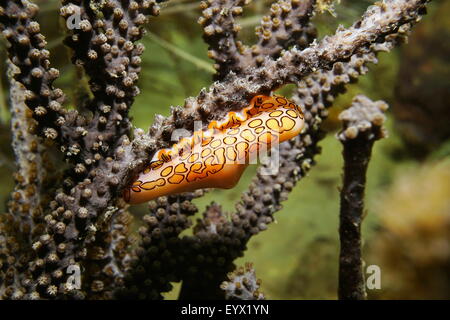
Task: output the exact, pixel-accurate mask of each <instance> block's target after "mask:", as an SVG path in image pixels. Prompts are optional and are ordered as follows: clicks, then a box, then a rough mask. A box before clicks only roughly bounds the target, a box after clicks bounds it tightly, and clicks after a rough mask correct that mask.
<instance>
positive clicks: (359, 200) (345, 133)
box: [337, 96, 387, 300]
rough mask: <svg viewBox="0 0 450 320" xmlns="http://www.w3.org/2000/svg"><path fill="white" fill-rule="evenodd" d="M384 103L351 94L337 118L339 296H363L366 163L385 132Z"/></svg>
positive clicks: (351, 298) (359, 297) (341, 297)
mask: <svg viewBox="0 0 450 320" xmlns="http://www.w3.org/2000/svg"><path fill="white" fill-rule="evenodd" d="M386 110H387V104H386V103H385V102H383V101H377V102H372V101H371V100H369V99H368V98H367V97H365V96H357V97H355V98H354V100H353V103H352V106H351V107H350V108H349V109H347V110H345V111H343V112H342V113H341V114H340V116H339V119H340V120H341V121H342V122H343V129H342V131H341V132H340V133H339V134H338V136H337V137H338V139H339V140H340V142H341V143H342V144H343V146H344V151H343V156H344V177H343V187H342V190H341V209H340V216H339V217H340V225H339V235H340V243H341V251H340V256H339V299H344V300H363V299H366V291H365V281H364V273H363V265H362V264H363V263H362V256H361V223H362V219H363V214H364V212H363V211H364V191H365V186H366V174H367V167H368V165H369V161H370V156H371V154H372V147H373V144H374V142H375V141H376V140H379V139H381V138H383V137H384V136H385V130H384V128H383V127H382V125H383V122H384V120H385V116H384V112H385V111H386Z"/></svg>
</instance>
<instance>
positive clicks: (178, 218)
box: [116, 190, 203, 300]
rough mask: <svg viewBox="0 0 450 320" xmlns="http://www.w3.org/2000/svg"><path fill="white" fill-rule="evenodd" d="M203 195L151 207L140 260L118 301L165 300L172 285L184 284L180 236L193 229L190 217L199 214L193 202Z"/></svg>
mask: <svg viewBox="0 0 450 320" xmlns="http://www.w3.org/2000/svg"><path fill="white" fill-rule="evenodd" d="M202 195H203V192H202V191H201V190H197V191H196V192H195V193H184V194H180V195H176V196H168V197H160V198H158V199H157V200H154V201H151V202H150V203H149V207H150V214H148V215H146V216H145V217H144V222H145V223H146V227H141V228H140V230H139V233H140V235H141V236H142V241H141V243H140V246H139V248H138V249H137V250H136V252H135V253H136V259H133V260H132V261H131V262H130V266H131V268H130V269H129V270H128V272H127V276H126V277H125V285H124V287H123V288H120V289H119V290H118V292H117V294H116V296H117V297H118V298H127V299H153V300H154V299H161V298H162V296H161V293H163V292H168V291H170V290H171V289H172V285H171V284H170V282H174V281H180V278H179V276H178V274H180V272H177V269H183V268H184V267H185V265H184V264H185V261H184V259H183V254H182V251H183V247H181V246H180V243H179V241H178V236H179V235H180V233H181V232H182V231H183V230H185V229H187V228H188V227H190V226H191V221H190V220H189V217H191V216H192V215H194V214H195V213H196V212H197V211H198V209H197V207H196V206H195V205H194V204H193V203H192V202H191V200H192V199H194V198H197V197H200V196H202Z"/></svg>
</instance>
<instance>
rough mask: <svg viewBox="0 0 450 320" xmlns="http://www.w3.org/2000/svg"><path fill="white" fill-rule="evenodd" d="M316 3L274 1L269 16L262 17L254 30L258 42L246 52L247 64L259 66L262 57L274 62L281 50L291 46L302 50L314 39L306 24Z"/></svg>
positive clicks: (314, 0) (293, 0)
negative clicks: (259, 24) (271, 59)
mask: <svg viewBox="0 0 450 320" xmlns="http://www.w3.org/2000/svg"><path fill="white" fill-rule="evenodd" d="M315 3H316V0H306V1H302V0H278V1H277V2H275V3H274V4H272V7H271V8H270V16H265V17H263V19H262V21H261V26H259V27H257V29H256V33H257V35H258V42H257V43H256V44H255V45H254V46H252V49H251V52H250V51H247V52H246V55H247V59H248V60H247V61H246V62H251V63H252V65H255V66H260V65H261V64H262V63H263V62H264V58H265V57H271V58H273V59H277V58H279V57H280V55H281V52H282V51H283V50H288V49H289V48H290V47H292V46H296V47H297V49H299V50H302V49H304V48H306V47H307V46H308V45H309V44H310V43H311V42H312V41H313V39H314V38H316V36H317V32H316V28H315V27H314V26H313V25H312V24H311V23H310V22H309V19H310V18H311V16H312V14H313V12H314V5H315Z"/></svg>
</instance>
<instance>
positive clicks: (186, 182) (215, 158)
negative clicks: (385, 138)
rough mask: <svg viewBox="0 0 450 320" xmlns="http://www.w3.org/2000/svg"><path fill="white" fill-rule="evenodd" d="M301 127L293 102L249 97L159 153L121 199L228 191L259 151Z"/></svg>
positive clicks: (138, 200) (133, 200) (299, 117)
mask: <svg viewBox="0 0 450 320" xmlns="http://www.w3.org/2000/svg"><path fill="white" fill-rule="evenodd" d="M303 126H304V117H303V113H302V111H301V109H300V108H299V107H298V106H297V105H295V104H294V103H293V102H291V101H289V100H287V99H286V98H284V97H281V96H263V95H258V96H255V97H253V99H252V100H251V101H250V104H249V106H247V107H246V108H244V109H242V110H241V111H240V112H229V113H228V114H227V115H226V117H225V119H224V120H223V121H212V122H211V123H210V124H209V126H208V128H207V129H205V130H200V131H196V132H194V134H193V135H192V136H191V137H189V138H183V139H181V140H180V141H179V142H178V143H177V144H174V145H173V146H172V147H171V148H168V149H162V150H159V151H158V152H157V153H156V154H155V156H154V157H153V159H152V160H151V162H150V165H149V166H148V167H147V168H146V169H145V170H144V172H142V173H141V174H140V175H139V177H138V178H137V180H136V181H134V182H133V184H132V185H131V186H130V187H128V188H127V189H126V190H125V191H124V199H125V200H126V201H127V202H129V203H131V204H137V203H141V202H145V201H149V200H152V199H154V198H157V197H160V196H164V195H170V194H177V193H181V192H186V191H194V190H196V189H201V188H221V189H229V188H232V187H234V186H235V185H236V183H237V182H238V181H239V179H240V177H241V175H242V173H243V172H244V170H245V168H246V167H247V166H248V164H249V163H250V162H251V160H253V159H255V158H256V157H257V156H258V154H261V153H260V152H261V151H267V150H269V149H270V148H271V147H272V146H275V145H276V144H279V143H281V142H283V141H286V140H289V139H291V138H293V137H295V136H296V135H298V134H299V133H300V131H301V130H302V129H303Z"/></svg>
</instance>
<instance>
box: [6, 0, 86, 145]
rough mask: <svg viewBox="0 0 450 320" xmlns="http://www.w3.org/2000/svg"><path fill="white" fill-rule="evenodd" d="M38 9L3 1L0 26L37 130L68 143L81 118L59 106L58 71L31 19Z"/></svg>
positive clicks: (71, 142)
mask: <svg viewBox="0 0 450 320" xmlns="http://www.w3.org/2000/svg"><path fill="white" fill-rule="evenodd" d="M37 12H38V7H37V6H36V5H34V4H32V3H30V2H29V1H27V0H23V1H20V0H18V1H2V2H1V6H0V30H2V31H3V35H4V36H5V38H6V39H7V41H8V44H9V47H8V53H9V58H10V59H11V62H12V63H13V64H14V65H16V66H17V67H18V68H19V70H20V72H18V73H16V74H15V79H16V80H17V81H18V82H19V83H21V84H22V85H23V86H24V87H25V88H26V91H25V101H26V104H27V106H28V107H29V108H30V109H31V110H33V117H34V118H35V119H36V121H37V124H38V131H39V132H40V133H41V134H42V135H43V136H44V137H46V138H49V139H53V140H57V141H58V142H59V143H60V144H61V145H70V146H71V145H73V144H76V143H77V140H78V139H79V136H77V132H76V130H74V128H76V127H77V126H78V125H79V122H83V119H82V118H80V117H79V116H78V115H77V113H76V112H67V111H66V110H65V109H63V108H62V107H61V104H62V102H63V99H64V96H63V92H62V91H61V90H60V89H57V88H54V87H53V85H52V83H53V81H54V80H55V79H56V78H58V77H59V71H58V70H57V69H55V68H50V62H49V57H50V52H49V51H48V50H46V49H45V46H46V41H45V37H44V36H43V35H42V33H41V32H40V26H39V23H37V22H36V21H34V17H35V16H36V14H37Z"/></svg>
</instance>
